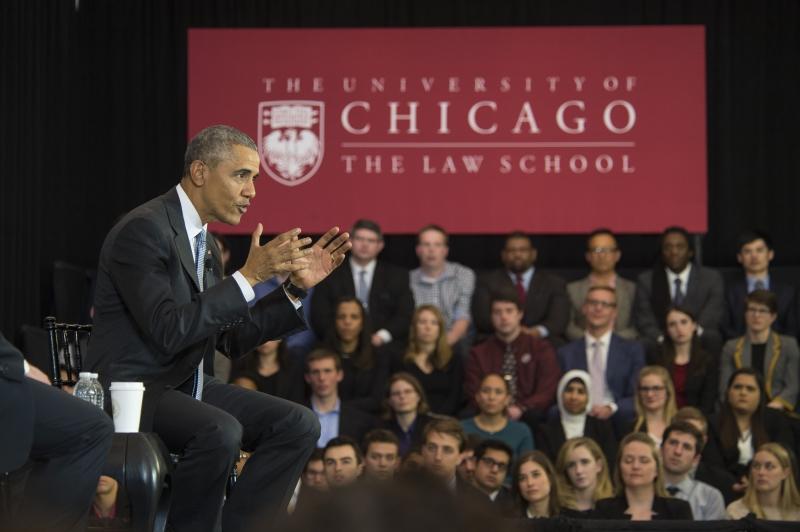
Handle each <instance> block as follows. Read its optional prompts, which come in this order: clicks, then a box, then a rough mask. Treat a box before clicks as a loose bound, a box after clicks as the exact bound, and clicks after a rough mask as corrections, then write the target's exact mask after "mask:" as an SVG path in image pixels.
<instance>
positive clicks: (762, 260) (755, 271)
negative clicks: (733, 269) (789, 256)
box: [736, 238, 775, 275]
mask: <svg viewBox="0 0 800 532" xmlns="http://www.w3.org/2000/svg"><path fill="white" fill-rule="evenodd" d="M774 257H775V253H774V252H773V251H772V250H771V249H769V248H768V247H767V243H766V242H764V240H762V239H760V238H759V239H758V240H753V241H752V242H748V243H747V244H745V245H744V246H742V249H740V250H739V253H738V254H737V255H736V260H738V261H739V264H741V265H742V267H743V268H744V271H745V272H747V273H748V274H750V275H763V274H765V273H767V270H768V269H769V263H770V261H771V260H772V259H773V258H774Z"/></svg>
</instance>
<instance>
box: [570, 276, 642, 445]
mask: <svg viewBox="0 0 800 532" xmlns="http://www.w3.org/2000/svg"><path fill="white" fill-rule="evenodd" d="M581 312H582V313H583V316H584V320H585V323H586V329H585V332H584V336H583V338H580V339H579V340H575V341H574V342H572V343H569V344H567V345H565V346H563V347H561V348H560V349H559V350H558V360H559V363H560V364H561V369H562V371H564V372H567V371H569V370H573V369H580V370H584V371H588V372H589V375H590V376H591V378H592V387H591V390H592V396H591V398H590V399H591V405H592V406H591V409H590V411H589V415H590V416H594V417H596V418H599V419H609V418H612V420H613V422H614V426H615V429H616V430H617V435H621V434H623V433H624V430H625V428H626V427H627V425H628V424H630V422H631V421H632V420H633V418H634V414H635V412H634V404H633V398H634V394H635V392H636V379H637V376H638V374H639V370H640V369H641V368H642V367H643V366H644V349H643V348H642V346H641V344H639V343H638V342H636V341H633V340H626V339H624V338H622V337H621V336H619V335H617V334H616V333H614V330H613V329H614V319H615V318H616V315H617V296H616V291H615V290H614V289H613V288H611V287H608V286H593V287H591V288H590V289H589V291H588V292H587V293H586V299H585V300H584V302H583V306H582V308H581Z"/></svg>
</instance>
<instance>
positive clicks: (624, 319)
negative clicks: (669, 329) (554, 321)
mask: <svg viewBox="0 0 800 532" xmlns="http://www.w3.org/2000/svg"><path fill="white" fill-rule="evenodd" d="M586 245H587V247H586V254H585V257H586V262H587V263H588V264H589V267H590V271H589V275H587V276H586V277H584V278H583V279H578V280H577V281H573V282H571V283H569V284H567V294H569V299H570V302H571V303H572V307H571V310H570V320H569V325H568V326H567V338H568V339H569V340H577V339H579V338H582V337H583V334H584V330H585V328H586V323H585V320H584V317H583V312H582V311H581V307H583V302H584V300H585V299H586V292H588V291H589V288H591V287H592V286H610V287H611V288H613V289H614V290H616V293H617V316H616V319H615V320H614V332H615V333H617V334H618V335H620V336H621V337H623V338H627V339H628V340H633V339H635V338H636V336H637V334H638V333H637V332H636V328H635V327H634V326H633V319H632V310H633V299H634V296H635V294H636V284H635V283H634V282H633V281H629V280H628V279H625V278H623V277H620V276H619V275H617V272H616V267H617V263H618V262H619V259H620V257H622V252H621V251H620V250H619V246H618V245H617V239H616V237H615V236H614V233H612V232H611V231H610V230H609V229H596V230H594V231H592V232H591V233H590V234H589V236H588V238H587V239H586Z"/></svg>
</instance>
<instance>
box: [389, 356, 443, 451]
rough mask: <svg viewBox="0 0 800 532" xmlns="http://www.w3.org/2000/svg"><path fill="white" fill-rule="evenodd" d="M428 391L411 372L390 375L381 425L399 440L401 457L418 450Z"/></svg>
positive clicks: (425, 423)
mask: <svg viewBox="0 0 800 532" xmlns="http://www.w3.org/2000/svg"><path fill="white" fill-rule="evenodd" d="M429 410H430V409H429V407H428V402H427V399H426V398H425V390H423V389H422V385H421V384H420V383H419V381H418V380H417V379H416V378H415V377H414V376H413V375H411V374H410V373H405V372H399V373H395V374H394V375H392V376H391V377H389V385H388V386H387V390H386V399H385V400H384V402H383V416H382V427H383V428H385V429H387V430H390V431H391V432H393V433H394V435H395V436H397V439H398V440H400V448H399V451H400V456H401V457H404V456H406V455H407V454H409V452H411V451H414V450H417V449H419V446H420V445H421V444H422V433H423V431H424V430H425V425H427V424H428V422H429V421H430V420H431V417H430V416H429V415H428V412H429Z"/></svg>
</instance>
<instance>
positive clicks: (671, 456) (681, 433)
mask: <svg viewBox="0 0 800 532" xmlns="http://www.w3.org/2000/svg"><path fill="white" fill-rule="evenodd" d="M702 451H703V435H702V434H701V433H700V431H699V430H697V428H696V427H695V426H694V425H692V424H691V423H688V422H686V421H673V423H672V424H671V425H669V426H668V427H667V428H666V429H665V430H664V442H663V443H662V444H661V455H662V458H663V461H664V484H665V488H666V490H667V492H668V493H669V494H670V495H672V496H673V497H676V498H678V499H681V500H684V501H686V502H688V503H689V506H691V507H692V515H693V516H694V519H695V520H697V521H714V520H719V519H725V501H724V500H723V498H722V493H721V492H720V491H719V490H718V489H716V488H714V487H713V486H709V485H708V484H706V483H705V482H702V481H700V480H697V479H693V478H692V476H691V472H692V470H693V469H695V468H696V467H697V465H698V464H699V463H700V458H701V456H702Z"/></svg>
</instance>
